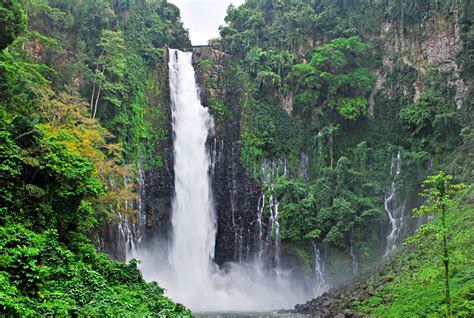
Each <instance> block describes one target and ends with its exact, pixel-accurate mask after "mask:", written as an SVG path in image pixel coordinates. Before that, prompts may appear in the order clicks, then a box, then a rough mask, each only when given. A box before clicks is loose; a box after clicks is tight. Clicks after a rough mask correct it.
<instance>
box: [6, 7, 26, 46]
mask: <svg viewBox="0 0 474 318" xmlns="http://www.w3.org/2000/svg"><path fill="white" fill-rule="evenodd" d="M25 30H26V16H25V13H24V12H23V10H22V9H21V5H20V4H19V3H18V2H17V0H0V51H2V50H3V49H5V48H6V47H7V46H8V45H9V44H10V43H12V42H13V40H15V38H16V37H17V36H18V34H20V33H21V32H24V31H25Z"/></svg>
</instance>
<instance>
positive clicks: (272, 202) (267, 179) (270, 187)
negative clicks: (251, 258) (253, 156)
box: [257, 159, 289, 271]
mask: <svg viewBox="0 0 474 318" xmlns="http://www.w3.org/2000/svg"><path fill="white" fill-rule="evenodd" d="M280 176H283V177H285V178H288V177H289V172H288V162H287V160H286V159H282V160H280V161H279V163H278V164H275V163H274V162H269V161H264V162H263V163H262V165H261V176H260V180H261V182H262V184H263V186H264V190H263V193H262V197H261V199H263V202H262V203H261V204H260V203H259V206H260V208H259V209H258V211H257V213H258V214H257V220H259V221H258V222H259V231H261V223H262V221H261V218H262V215H263V212H264V211H265V210H264V208H265V199H266V197H268V207H267V208H268V210H269V213H270V217H269V219H268V223H269V224H270V229H269V231H268V235H267V237H266V238H264V237H263V233H262V232H260V233H259V240H260V242H259V246H262V247H263V248H262V250H260V253H259V257H262V256H263V254H264V252H265V251H264V249H265V248H268V247H269V246H270V245H271V243H272V242H273V255H274V257H273V260H274V263H275V268H276V270H277V271H278V270H279V269H281V238H280V220H279V215H278V213H279V211H278V207H279V202H278V199H277V198H276V196H275V185H276V183H277V182H278V178H279V177H280Z"/></svg>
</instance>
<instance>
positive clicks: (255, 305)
mask: <svg viewBox="0 0 474 318" xmlns="http://www.w3.org/2000/svg"><path fill="white" fill-rule="evenodd" d="M169 52H170V61H169V70H170V74H169V76H170V92H171V101H172V116H173V132H174V155H175V164H174V171H175V180H174V182H175V194H174V198H173V204H172V220H171V221H172V222H171V223H172V237H171V242H170V244H169V248H162V245H166V244H167V242H162V241H159V242H157V246H158V247H154V248H150V249H142V250H140V251H139V252H140V253H139V254H140V255H139V259H140V260H141V261H142V264H141V265H140V268H141V269H142V271H143V274H144V276H145V278H146V279H147V280H156V281H158V282H159V283H160V285H161V286H163V287H164V288H165V290H166V294H167V295H168V296H170V297H171V298H172V299H173V300H175V301H177V302H180V303H183V304H184V305H186V306H187V307H189V308H190V309H191V310H193V311H195V312H200V311H201V312H210V311H236V310H239V311H263V310H273V309H281V308H290V307H293V306H294V304H296V303H298V302H302V301H304V300H305V299H307V298H308V294H307V292H308V291H307V290H304V288H303V286H301V284H298V283H294V282H293V280H292V279H291V277H289V276H290V272H288V273H287V272H285V271H279V272H278V273H275V271H274V270H267V268H266V266H264V264H263V261H262V260H260V259H257V260H255V261H254V262H248V263H243V262H230V263H227V264H225V266H224V267H223V268H218V267H217V265H215V263H214V262H213V256H214V247H215V240H216V216H215V211H214V206H213V200H212V191H211V186H210V183H211V182H210V176H211V175H212V174H213V173H214V171H213V168H214V166H213V163H212V162H216V161H219V158H218V157H219V155H220V153H221V151H218V152H217V153H216V152H215V151H214V149H216V147H217V146H218V145H217V142H216V141H215V140H214V141H213V142H210V147H209V148H210V149H209V150H210V151H209V152H210V153H208V149H207V148H206V140H207V138H208V133H209V130H210V129H211V128H212V125H213V122H212V118H211V116H210V114H209V112H208V109H207V108H205V107H203V106H202V105H201V102H200V100H199V94H198V88H197V85H196V80H195V77H194V69H193V66H192V62H191V58H192V54H191V53H184V52H181V51H178V50H173V49H170V51H169ZM220 146H221V147H224V144H222V145H220ZM213 147H214V148H213ZM216 156H217V158H216ZM285 164H286V163H285ZM232 169H233V168H232ZM234 181H235V180H234ZM234 188H236V187H234ZM231 200H233V198H232V195H231ZM264 201H265V198H262V203H261V204H262V205H261V211H260V218H259V220H260V221H259V222H260V227H263V225H262V223H263V222H262V217H263V215H262V213H263V208H264V205H265V203H264ZM272 201H273V199H272ZM273 202H274V201H273ZM234 203H235V202H234ZM234 203H232V202H231V204H232V205H233V204H234ZM237 212H238V211H236V210H235V209H234V208H231V209H230V211H226V213H229V214H230V215H231V216H232V217H233V221H234V224H235V221H237V220H238V219H237V220H236V219H235V217H236V213H237ZM277 216H278V210H277V209H276V210H275V211H274V216H273V217H274V220H275V222H277V221H278V217H277ZM275 226H276V223H275ZM233 231H234V233H233V234H234V237H233V239H234V240H235V241H236V243H237V247H239V250H240V252H239V254H241V252H242V241H243V229H237V228H235V227H234V228H233ZM260 235H262V236H263V229H262V228H261V231H260V233H259V236H260ZM277 235H279V232H277ZM277 245H278V246H277V249H278V250H279V241H278V243H277ZM263 249H264V248H263V247H262V250H263ZM156 251H159V252H156ZM278 253H279V252H278ZM166 255H167V257H166ZM278 255H279V254H278ZM238 256H239V257H238V259H239V258H240V259H241V255H238ZM166 259H167V260H168V262H166Z"/></svg>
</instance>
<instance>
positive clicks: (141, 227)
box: [117, 167, 146, 261]
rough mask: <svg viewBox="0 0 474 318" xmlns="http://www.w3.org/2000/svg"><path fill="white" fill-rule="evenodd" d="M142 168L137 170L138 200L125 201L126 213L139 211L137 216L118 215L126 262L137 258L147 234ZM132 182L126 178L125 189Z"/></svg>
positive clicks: (120, 241) (120, 243)
mask: <svg viewBox="0 0 474 318" xmlns="http://www.w3.org/2000/svg"><path fill="white" fill-rule="evenodd" d="M144 174H145V173H144V171H143V168H142V167H139V168H138V170H137V189H136V192H137V195H138V196H137V198H136V200H133V201H129V200H128V199H127V198H126V199H125V202H124V205H125V211H129V210H133V209H135V210H138V212H137V214H136V215H132V216H130V215H127V214H126V213H125V214H124V213H118V215H119V222H118V225H117V226H118V233H119V246H123V248H124V255H125V260H126V261H129V260H131V259H132V258H136V257H137V251H138V248H139V246H140V244H141V242H142V239H143V236H144V234H145V222H146V216H145V207H144V204H143V198H144V196H145V176H144ZM130 184H131V180H130V179H129V178H128V177H124V185H125V187H126V188H127V187H129V185H130Z"/></svg>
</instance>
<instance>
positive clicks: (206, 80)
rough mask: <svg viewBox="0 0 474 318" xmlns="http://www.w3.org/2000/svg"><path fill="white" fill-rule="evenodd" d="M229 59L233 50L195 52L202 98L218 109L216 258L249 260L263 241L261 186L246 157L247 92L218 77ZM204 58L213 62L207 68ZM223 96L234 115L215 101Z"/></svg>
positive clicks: (213, 150) (213, 141)
mask: <svg viewBox="0 0 474 318" xmlns="http://www.w3.org/2000/svg"><path fill="white" fill-rule="evenodd" d="M228 62H229V56H227V55H225V54H224V53H222V52H219V51H217V50H214V49H212V48H208V47H205V48H197V49H194V52H193V63H194V66H195V69H196V77H197V80H198V83H199V84H200V94H201V101H202V103H203V105H204V106H206V107H209V108H210V110H211V113H213V115H214V121H215V132H214V135H213V136H211V137H210V138H209V140H208V144H209V151H210V154H211V174H212V175H211V180H212V191H213V196H214V205H215V209H216V215H217V237H216V247H215V261H216V263H217V264H219V265H222V264H223V263H225V262H228V261H245V260H247V259H250V258H252V257H254V255H255V251H256V248H257V242H258V230H257V227H258V224H257V205H258V198H259V191H260V190H259V187H258V186H257V184H256V182H255V181H254V180H253V179H251V178H249V176H248V175H247V171H246V169H245V168H244V166H243V165H242V162H241V157H240V153H241V152H240V145H239V144H238V140H239V138H240V119H239V118H238V114H239V111H238V104H239V101H240V98H241V96H239V92H237V91H234V90H232V88H230V89H229V88H225V87H224V86H222V85H218V84H217V83H219V82H221V80H222V76H223V74H222V72H223V70H224V69H225V68H226V66H227V64H228ZM201 63H208V64H209V65H210V66H211V67H208V68H203V67H201V66H202V65H201ZM217 101H222V102H223V104H224V105H225V106H226V107H227V111H229V112H230V113H232V114H235V115H236V117H234V118H233V120H219V117H218V115H217V114H216V112H217V111H218V110H217V109H216V107H215V105H216V102H217Z"/></svg>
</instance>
